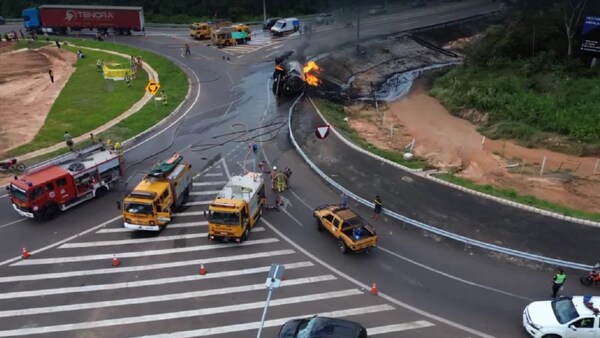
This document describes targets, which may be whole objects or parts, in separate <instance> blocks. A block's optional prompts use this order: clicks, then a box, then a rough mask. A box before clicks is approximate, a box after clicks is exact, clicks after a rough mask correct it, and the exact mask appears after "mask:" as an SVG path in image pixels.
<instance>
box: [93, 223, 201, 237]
mask: <svg viewBox="0 0 600 338" xmlns="http://www.w3.org/2000/svg"><path fill="white" fill-rule="evenodd" d="M204 225H208V222H207V221H202V222H188V223H177V224H169V225H167V229H176V228H187V227H195V226H204ZM115 232H135V230H131V229H127V228H106V229H102V230H98V231H96V233H97V234H108V233H115Z"/></svg>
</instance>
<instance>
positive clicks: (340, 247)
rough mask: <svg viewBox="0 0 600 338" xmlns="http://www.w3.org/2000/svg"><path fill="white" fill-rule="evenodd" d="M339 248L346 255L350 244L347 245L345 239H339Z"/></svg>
mask: <svg viewBox="0 0 600 338" xmlns="http://www.w3.org/2000/svg"><path fill="white" fill-rule="evenodd" d="M338 250H340V252H341V253H343V254H344V255H345V254H347V253H348V246H346V243H344V241H342V240H341V239H338Z"/></svg>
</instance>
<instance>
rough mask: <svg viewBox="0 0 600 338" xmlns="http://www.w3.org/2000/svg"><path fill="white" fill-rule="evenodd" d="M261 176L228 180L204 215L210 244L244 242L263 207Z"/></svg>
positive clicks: (238, 177) (250, 175)
mask: <svg viewBox="0 0 600 338" xmlns="http://www.w3.org/2000/svg"><path fill="white" fill-rule="evenodd" d="M265 199H266V195H265V184H264V179H263V175H262V173H254V172H249V173H246V174H245V175H238V176H232V177H231V178H230V179H229V181H228V182H227V184H226V185H225V187H223V189H222V190H221V191H220V192H219V194H218V195H217V197H216V198H215V200H214V201H213V202H212V203H211V204H210V206H209V209H208V211H207V212H205V215H206V218H207V219H208V238H209V239H210V240H234V241H236V242H238V243H240V242H243V241H245V240H246V239H248V236H249V235H250V230H251V229H252V228H253V227H254V225H255V224H256V222H257V221H258V219H259V218H260V216H261V215H262V211H263V206H264V203H265Z"/></svg>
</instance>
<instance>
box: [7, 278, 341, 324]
mask: <svg viewBox="0 0 600 338" xmlns="http://www.w3.org/2000/svg"><path fill="white" fill-rule="evenodd" d="M335 279H337V278H336V277H335V276H333V275H321V276H314V277H304V278H296V279H287V280H285V281H283V282H281V287H285V286H292V285H302V284H311V283H319V282H325V281H331V280H335ZM264 289H266V286H265V284H264V283H260V284H253V285H242V286H232V287H227V288H221V289H212V290H202V291H190V292H182V293H172V294H166V295H160V296H148V297H140V298H128V299H119V300H108V301H101V302H91V303H80V304H69V305H58V306H46V307H38V308H28V309H17V310H5V311H0V317H13V316H31V315H37V314H42V313H56V312H62V311H80V310H88V309H99V308H100V309H101V308H105V307H109V306H124V305H133V304H147V303H156V302H165V301H172V300H177V299H188V298H195V297H206V296H213V295H227V294H232V293H240V292H248V291H257V290H264Z"/></svg>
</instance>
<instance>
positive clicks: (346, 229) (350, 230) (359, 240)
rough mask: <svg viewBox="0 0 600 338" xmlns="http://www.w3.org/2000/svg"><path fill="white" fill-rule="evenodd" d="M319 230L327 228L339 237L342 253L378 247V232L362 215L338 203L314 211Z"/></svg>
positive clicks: (339, 247)
mask: <svg viewBox="0 0 600 338" xmlns="http://www.w3.org/2000/svg"><path fill="white" fill-rule="evenodd" d="M313 215H314V216H315V219H316V223H317V230H319V231H323V230H327V231H328V232H329V233H330V234H331V235H332V236H333V237H335V238H336V239H337V245H338V249H339V250H340V252H341V253H343V254H346V253H348V252H350V251H352V252H364V251H369V250H370V249H372V248H376V247H377V233H376V232H375V229H374V228H373V227H372V226H371V225H369V224H367V223H366V222H365V221H364V220H363V219H362V218H361V217H360V216H358V215H357V214H356V213H354V212H353V211H352V210H350V209H348V208H342V207H340V206H338V205H322V206H319V207H317V208H316V209H315V211H314V212H313Z"/></svg>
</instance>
